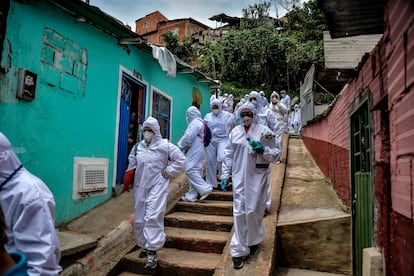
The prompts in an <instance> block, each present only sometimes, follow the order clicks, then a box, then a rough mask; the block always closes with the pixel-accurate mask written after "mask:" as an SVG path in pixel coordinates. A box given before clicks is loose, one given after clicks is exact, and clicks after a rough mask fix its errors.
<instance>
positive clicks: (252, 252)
mask: <svg viewBox="0 0 414 276" xmlns="http://www.w3.org/2000/svg"><path fill="white" fill-rule="evenodd" d="M249 248H250V254H249V255H250V256H251V255H254V254H255V253H256V252H257V249H259V245H258V244H255V245H252V246H249Z"/></svg>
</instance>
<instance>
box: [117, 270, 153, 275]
mask: <svg viewBox="0 0 414 276" xmlns="http://www.w3.org/2000/svg"><path fill="white" fill-rule="evenodd" d="M147 275H151V274H136V273H132V272H127V271H124V272H122V273H120V274H119V275H118V276H147Z"/></svg>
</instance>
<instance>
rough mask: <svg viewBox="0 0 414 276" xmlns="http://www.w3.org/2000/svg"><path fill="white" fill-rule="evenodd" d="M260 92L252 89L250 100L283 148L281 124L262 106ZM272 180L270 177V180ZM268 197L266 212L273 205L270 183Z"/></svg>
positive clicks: (260, 121) (260, 120)
mask: <svg viewBox="0 0 414 276" xmlns="http://www.w3.org/2000/svg"><path fill="white" fill-rule="evenodd" d="M260 97H261V96H260V94H259V93H258V92H256V91H252V92H250V94H249V102H251V103H253V104H254V106H255V108H256V112H257V120H258V123H259V124H262V125H265V126H267V127H268V128H270V130H272V132H273V133H274V134H275V135H276V138H277V140H276V141H277V142H278V144H279V145H278V147H279V148H281V137H282V130H281V129H280V128H279V125H278V123H277V119H276V116H275V114H274V113H273V111H271V110H270V109H269V108H267V106H262V105H261V104H260V100H259V99H260ZM268 177H270V171H269V175H268ZM268 181H269V182H270V179H269V180H268ZM267 189H268V190H267V199H266V214H267V213H268V212H269V210H270V205H271V202H272V200H271V192H272V191H271V187H270V185H268V186H267Z"/></svg>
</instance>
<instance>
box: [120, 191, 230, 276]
mask: <svg viewBox="0 0 414 276" xmlns="http://www.w3.org/2000/svg"><path fill="white" fill-rule="evenodd" d="M232 200H233V195H232V192H218V191H217V192H213V193H212V194H210V196H209V197H208V198H207V199H206V200H203V201H200V202H183V201H179V202H177V204H176V205H175V207H174V209H173V211H172V212H170V213H169V214H168V215H166V216H165V232H166V234H167V240H166V243H165V246H164V248H162V249H161V250H159V251H157V256H158V267H157V268H156V269H155V270H154V271H151V270H148V269H145V268H144V265H145V261H146V259H145V258H143V259H140V258H139V257H138V254H139V252H140V251H141V250H134V251H132V252H131V253H129V254H127V255H126V256H125V257H124V258H123V259H122V261H121V263H120V267H119V268H118V269H119V271H122V273H121V274H119V275H124V276H127V275H186V276H190V275H197V276H198V275H200V276H202V275H213V274H214V272H215V269H216V266H217V265H218V264H219V263H220V261H221V258H222V253H223V249H224V247H225V245H226V243H227V241H228V240H229V239H230V232H231V229H232V227H233V216H232V215H233V210H232V209H233V201H232Z"/></svg>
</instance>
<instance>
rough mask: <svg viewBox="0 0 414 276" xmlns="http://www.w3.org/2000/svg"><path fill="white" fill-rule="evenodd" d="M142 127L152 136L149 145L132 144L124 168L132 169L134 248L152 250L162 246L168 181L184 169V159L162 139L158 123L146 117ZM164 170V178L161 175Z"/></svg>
mask: <svg viewBox="0 0 414 276" xmlns="http://www.w3.org/2000/svg"><path fill="white" fill-rule="evenodd" d="M143 127H149V128H151V130H152V131H154V133H155V135H154V137H153V139H152V140H151V142H150V143H149V145H148V144H147V142H146V141H145V140H142V141H141V142H139V143H138V144H136V145H135V146H134V147H133V148H132V150H131V153H130V154H129V156H128V161H129V164H128V168H129V169H130V168H133V167H136V171H135V178H134V209H135V221H134V230H135V235H136V238H137V242H138V246H139V247H141V248H144V249H147V250H153V251H156V250H158V249H160V248H162V247H163V246H164V243H165V232H164V215H165V208H166V206H167V195H168V185H169V183H170V178H171V177H174V176H176V175H177V174H179V173H180V172H182V171H183V169H184V163H185V156H184V154H183V153H182V152H181V151H180V149H179V148H178V147H177V146H175V145H173V144H172V143H170V142H168V140H166V139H162V137H161V134H160V126H159V123H158V120H157V119H155V118H153V117H148V118H147V119H146V120H145V121H144V124H143ZM163 170H165V172H166V173H167V175H168V177H163V176H162V171H163Z"/></svg>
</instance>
